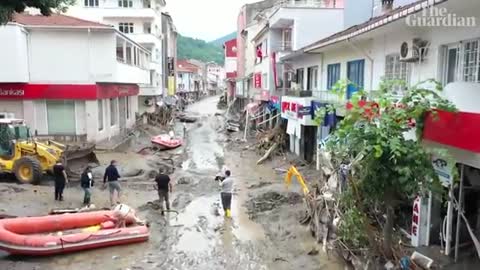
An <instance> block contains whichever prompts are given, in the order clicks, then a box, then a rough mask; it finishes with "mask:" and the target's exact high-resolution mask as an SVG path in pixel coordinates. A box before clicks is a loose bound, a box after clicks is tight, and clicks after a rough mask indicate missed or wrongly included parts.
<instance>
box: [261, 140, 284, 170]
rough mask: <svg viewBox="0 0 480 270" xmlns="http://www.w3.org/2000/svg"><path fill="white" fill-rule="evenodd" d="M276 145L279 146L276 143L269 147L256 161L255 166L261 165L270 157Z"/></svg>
mask: <svg viewBox="0 0 480 270" xmlns="http://www.w3.org/2000/svg"><path fill="white" fill-rule="evenodd" d="M278 145H279V144H278V142H276V143H274V144H273V145H272V146H271V147H270V149H268V151H267V152H266V153H265V155H264V156H263V157H262V158H260V159H259V160H258V161H257V165H259V164H262V163H263V162H264V161H265V160H267V159H268V158H269V157H270V155H271V154H272V153H273V151H275V149H277V147H278Z"/></svg>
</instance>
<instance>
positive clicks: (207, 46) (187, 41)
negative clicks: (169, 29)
mask: <svg viewBox="0 0 480 270" xmlns="http://www.w3.org/2000/svg"><path fill="white" fill-rule="evenodd" d="M177 54H178V55H177V57H178V59H196V60H200V61H202V62H210V61H214V62H216V63H218V64H220V65H223V63H224V61H225V59H224V53H223V46H219V45H216V44H213V43H209V42H206V41H205V40H201V39H195V38H190V37H184V36H182V35H178V39H177Z"/></svg>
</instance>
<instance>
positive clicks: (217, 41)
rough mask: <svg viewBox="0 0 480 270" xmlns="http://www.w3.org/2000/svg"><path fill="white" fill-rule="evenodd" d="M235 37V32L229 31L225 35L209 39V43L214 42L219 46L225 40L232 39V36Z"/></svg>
mask: <svg viewBox="0 0 480 270" xmlns="http://www.w3.org/2000/svg"><path fill="white" fill-rule="evenodd" d="M236 37H237V32H233V33H230V34H228V35H225V36H223V37H221V38H217V39H215V40H212V41H210V42H209V43H211V44H215V45H217V46H220V47H221V46H223V44H224V43H225V42H226V41H229V40H231V39H234V38H236Z"/></svg>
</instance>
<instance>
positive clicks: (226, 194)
mask: <svg viewBox="0 0 480 270" xmlns="http://www.w3.org/2000/svg"><path fill="white" fill-rule="evenodd" d="M220 187H221V188H222V192H221V193H220V197H221V199H222V206H223V211H225V216H226V217H231V216H232V211H231V209H232V208H231V207H232V193H233V178H232V177H231V172H230V171H229V170H226V171H225V179H223V181H220Z"/></svg>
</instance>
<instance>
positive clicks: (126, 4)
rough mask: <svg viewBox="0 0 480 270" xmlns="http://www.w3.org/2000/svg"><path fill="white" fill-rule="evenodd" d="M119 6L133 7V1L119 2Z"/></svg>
mask: <svg viewBox="0 0 480 270" xmlns="http://www.w3.org/2000/svg"><path fill="white" fill-rule="evenodd" d="M118 6H119V7H124V8H128V7H132V6H133V0H118Z"/></svg>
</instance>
